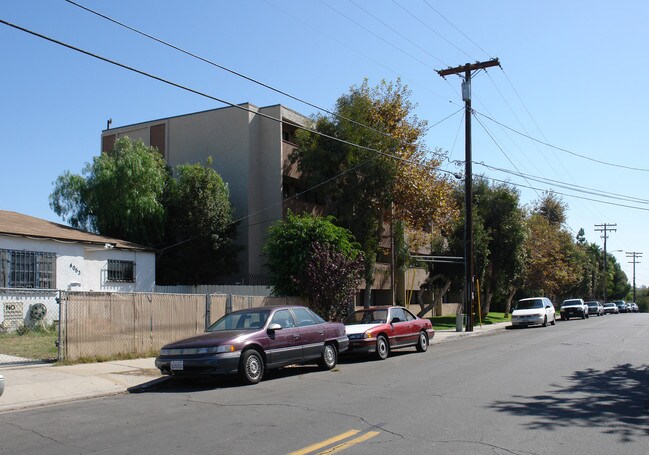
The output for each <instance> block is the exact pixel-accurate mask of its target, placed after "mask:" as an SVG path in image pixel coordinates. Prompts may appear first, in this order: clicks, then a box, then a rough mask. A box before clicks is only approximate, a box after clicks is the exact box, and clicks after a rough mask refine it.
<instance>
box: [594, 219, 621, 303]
mask: <svg viewBox="0 0 649 455" xmlns="http://www.w3.org/2000/svg"><path fill="white" fill-rule="evenodd" d="M613 226H616V227H617V224H608V223H604V224H596V225H595V231H596V232H603V233H604V234H603V235H602V236H601V237H602V238H603V239H604V303H606V288H608V273H607V272H606V239H607V238H608V235H606V233H607V232H608V231H613V232H615V231H617V229H613Z"/></svg>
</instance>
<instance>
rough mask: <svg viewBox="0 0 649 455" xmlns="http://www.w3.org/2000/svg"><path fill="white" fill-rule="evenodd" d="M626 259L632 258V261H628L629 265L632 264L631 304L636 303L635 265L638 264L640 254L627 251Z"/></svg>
mask: <svg viewBox="0 0 649 455" xmlns="http://www.w3.org/2000/svg"><path fill="white" fill-rule="evenodd" d="M626 257H627V258H633V260H632V261H629V264H633V303H636V301H635V265H636V264H640V261H638V259H639V258H641V257H642V253H639V252H637V251H627V252H626Z"/></svg>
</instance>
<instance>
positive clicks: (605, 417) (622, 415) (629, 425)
mask: <svg viewBox="0 0 649 455" xmlns="http://www.w3.org/2000/svg"><path fill="white" fill-rule="evenodd" d="M566 379H568V381H569V382H570V385H569V386H567V387H565V386H559V385H553V387H554V388H555V390H554V391H552V392H551V393H550V394H548V395H537V396H532V397H524V396H514V397H513V398H514V399H513V400H511V401H496V402H494V403H493V404H492V405H491V407H492V408H494V409H496V410H497V411H499V412H504V413H508V414H513V415H516V416H529V417H536V419H535V420H534V421H532V422H529V423H527V424H525V426H526V427H528V428H529V429H531V430H537V429H546V430H547V429H549V430H553V429H555V428H560V427H565V426H566V425H572V426H576V427H583V428H600V429H601V431H602V432H603V433H605V434H614V435H619V437H620V442H631V441H633V440H634V437H646V436H649V393H648V392H647V388H648V387H649V365H643V366H640V367H634V366H632V365H630V364H625V365H618V366H616V367H614V368H612V369H610V370H607V371H599V370H594V369H587V370H584V371H576V372H575V373H573V374H572V375H571V376H569V377H567V378H566Z"/></svg>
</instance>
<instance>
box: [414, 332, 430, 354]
mask: <svg viewBox="0 0 649 455" xmlns="http://www.w3.org/2000/svg"><path fill="white" fill-rule="evenodd" d="M416 348H417V352H426V349H428V335H426V332H424V331H423V330H422V331H421V332H419V340H418V341H417V345H416Z"/></svg>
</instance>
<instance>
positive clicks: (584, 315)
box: [581, 313, 590, 319]
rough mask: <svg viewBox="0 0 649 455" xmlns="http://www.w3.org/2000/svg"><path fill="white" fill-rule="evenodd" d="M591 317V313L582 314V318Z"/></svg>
mask: <svg viewBox="0 0 649 455" xmlns="http://www.w3.org/2000/svg"><path fill="white" fill-rule="evenodd" d="M589 317H590V315H589V314H588V313H584V314H583V315H582V316H581V318H582V319H588V318H589Z"/></svg>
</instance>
